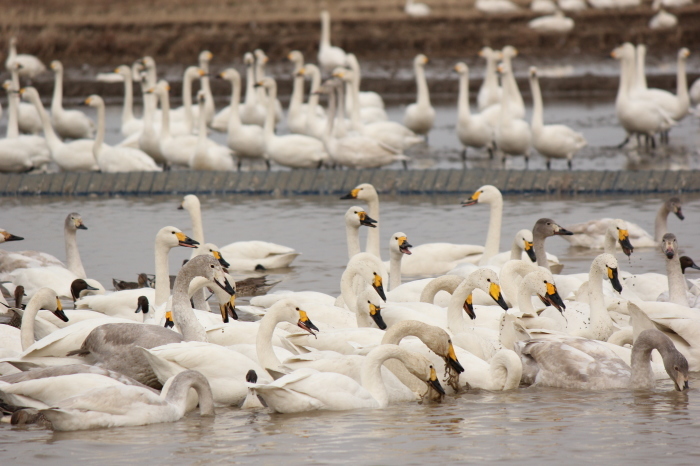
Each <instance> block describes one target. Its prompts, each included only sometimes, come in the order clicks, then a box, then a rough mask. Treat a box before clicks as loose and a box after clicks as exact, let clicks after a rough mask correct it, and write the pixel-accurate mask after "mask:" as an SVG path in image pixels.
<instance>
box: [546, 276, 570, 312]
mask: <svg viewBox="0 0 700 466" xmlns="http://www.w3.org/2000/svg"><path fill="white" fill-rule="evenodd" d="M545 283H547V294H546V295H545V296H540V300H542V302H543V303H545V304H546V305H548V306H554V307H555V308H556V309H557V311H559V312H563V311H564V309H566V304H564V301H563V300H562V299H561V296H559V292H558V291H557V287H556V285H554V283H549V282H545Z"/></svg>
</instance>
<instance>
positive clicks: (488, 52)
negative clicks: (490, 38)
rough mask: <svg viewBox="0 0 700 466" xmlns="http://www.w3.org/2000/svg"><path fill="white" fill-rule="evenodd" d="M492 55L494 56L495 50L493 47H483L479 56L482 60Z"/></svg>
mask: <svg viewBox="0 0 700 466" xmlns="http://www.w3.org/2000/svg"><path fill="white" fill-rule="evenodd" d="M491 54H493V49H492V48H491V47H483V48H482V49H481V50H479V56H480V57H482V58H488V57H489V56H491Z"/></svg>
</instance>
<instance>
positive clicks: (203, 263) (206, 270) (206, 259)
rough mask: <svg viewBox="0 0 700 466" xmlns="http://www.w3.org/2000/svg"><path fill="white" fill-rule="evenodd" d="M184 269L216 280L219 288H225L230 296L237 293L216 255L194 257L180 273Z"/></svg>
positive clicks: (213, 280) (212, 280)
mask: <svg viewBox="0 0 700 466" xmlns="http://www.w3.org/2000/svg"><path fill="white" fill-rule="evenodd" d="M183 271H185V272H186V271H192V272H194V273H196V274H197V275H198V276H201V277H204V278H206V279H207V280H209V281H210V282H214V283H215V284H216V285H217V286H218V287H219V288H221V289H222V290H224V291H225V292H226V293H228V294H229V295H230V296H233V295H235V294H236V290H235V289H234V288H233V286H231V283H229V281H228V279H227V278H226V273H225V272H224V268H223V267H222V266H221V264H220V263H219V261H218V260H217V259H216V258H215V257H214V256H210V255H209V254H202V255H200V256H196V257H193V258H192V259H190V260H189V261H188V262H187V263H186V264H185V265H184V266H183V267H182V269H181V270H180V273H182V272H183ZM180 273H178V276H180ZM176 282H177V279H176Z"/></svg>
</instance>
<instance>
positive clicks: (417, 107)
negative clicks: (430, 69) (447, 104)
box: [403, 54, 435, 135]
mask: <svg viewBox="0 0 700 466" xmlns="http://www.w3.org/2000/svg"><path fill="white" fill-rule="evenodd" d="M427 63H428V57H426V56H425V55H423V54H419V55H416V57H415V58H414V59H413V72H414V73H415V75H416V87H417V88H418V99H417V101H416V103H414V104H411V105H409V106H408V107H406V111H405V113H404V116H403V124H404V125H406V127H407V128H408V129H410V130H411V131H413V132H414V133H416V134H422V135H427V134H428V133H429V132H430V130H431V129H432V128H433V124H434V123H435V109H434V108H433V106H432V105H430V92H429V90H428V82H427V81H426V79H425V65H426V64H427Z"/></svg>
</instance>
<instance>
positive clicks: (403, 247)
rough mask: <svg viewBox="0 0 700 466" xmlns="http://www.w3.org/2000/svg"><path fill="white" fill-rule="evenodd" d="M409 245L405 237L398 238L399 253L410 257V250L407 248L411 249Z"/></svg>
mask: <svg viewBox="0 0 700 466" xmlns="http://www.w3.org/2000/svg"><path fill="white" fill-rule="evenodd" d="M412 247H413V246H411V244H410V243H409V242H408V238H406V237H405V236H400V237H399V251H401V252H402V253H403V254H407V255H409V256H410V255H411V250H410V249H409V248H412Z"/></svg>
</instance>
